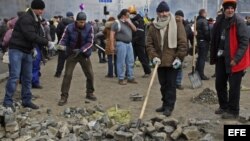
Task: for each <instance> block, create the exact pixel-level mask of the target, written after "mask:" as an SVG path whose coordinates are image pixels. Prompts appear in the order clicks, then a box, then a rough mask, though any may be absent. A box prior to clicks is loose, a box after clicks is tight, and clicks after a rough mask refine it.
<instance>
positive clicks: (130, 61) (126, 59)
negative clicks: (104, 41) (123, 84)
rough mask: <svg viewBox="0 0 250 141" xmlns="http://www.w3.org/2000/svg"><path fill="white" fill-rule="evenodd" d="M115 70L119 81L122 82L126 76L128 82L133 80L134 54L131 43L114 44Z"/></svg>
mask: <svg viewBox="0 0 250 141" xmlns="http://www.w3.org/2000/svg"><path fill="white" fill-rule="evenodd" d="M116 57H117V59H116V67H117V68H116V69H117V75H118V79H119V80H123V79H124V77H125V69H124V67H125V66H126V75H127V77H128V79H129V80H132V79H134V68H133V66H134V52H133V47H132V44H131V43H128V44H127V43H123V42H120V41H117V42H116Z"/></svg>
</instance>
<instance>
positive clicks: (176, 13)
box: [175, 10, 184, 17]
mask: <svg viewBox="0 0 250 141" xmlns="http://www.w3.org/2000/svg"><path fill="white" fill-rule="evenodd" d="M175 16H181V17H184V13H183V11H181V10H178V11H176V12H175Z"/></svg>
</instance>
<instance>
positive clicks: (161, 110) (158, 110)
mask: <svg viewBox="0 0 250 141" xmlns="http://www.w3.org/2000/svg"><path fill="white" fill-rule="evenodd" d="M164 110H165V109H164V107H163V106H161V107H159V108H157V109H155V111H156V112H164Z"/></svg>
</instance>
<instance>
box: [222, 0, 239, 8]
mask: <svg viewBox="0 0 250 141" xmlns="http://www.w3.org/2000/svg"><path fill="white" fill-rule="evenodd" d="M222 6H223V8H224V10H225V9H227V8H228V7H230V6H232V7H233V8H234V9H236V3H234V2H227V3H224V4H223V5H222Z"/></svg>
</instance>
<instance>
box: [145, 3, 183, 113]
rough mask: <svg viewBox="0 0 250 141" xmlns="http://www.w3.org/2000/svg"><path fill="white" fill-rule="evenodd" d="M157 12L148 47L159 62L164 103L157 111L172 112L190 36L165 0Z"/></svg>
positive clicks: (155, 60) (149, 34) (149, 32)
mask: <svg viewBox="0 0 250 141" xmlns="http://www.w3.org/2000/svg"><path fill="white" fill-rule="evenodd" d="M156 12H157V18H156V20H155V21H153V24H151V25H150V27H149V30H148V34H147V40H146V41H147V43H146V49H147V52H148V54H149V57H150V58H151V59H153V63H155V64H156V63H158V64H160V65H159V68H158V70H157V73H158V79H159V82H160V85H161V94H162V101H163V103H162V106H161V107H160V108H157V109H156V112H163V114H164V115H165V116H170V115H171V113H172V111H173V110H174V105H175V101H176V76H177V70H178V69H180V67H181V61H182V60H183V59H184V57H185V55H186V53H187V38H186V32H185V29H184V26H183V23H182V22H181V21H179V22H176V20H175V17H174V16H173V14H171V13H170V12H169V6H168V4H167V3H166V2H165V1H162V2H161V3H160V4H159V5H158V7H157V9H156Z"/></svg>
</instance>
